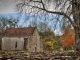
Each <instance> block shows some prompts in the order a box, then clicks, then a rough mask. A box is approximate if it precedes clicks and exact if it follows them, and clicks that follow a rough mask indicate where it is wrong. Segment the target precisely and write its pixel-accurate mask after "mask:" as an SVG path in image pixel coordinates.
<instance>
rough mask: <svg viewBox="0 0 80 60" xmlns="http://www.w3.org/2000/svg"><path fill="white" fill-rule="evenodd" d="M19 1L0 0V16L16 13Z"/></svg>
mask: <svg viewBox="0 0 80 60" xmlns="http://www.w3.org/2000/svg"><path fill="white" fill-rule="evenodd" d="M17 2H18V0H0V14H9V13H14V12H16V10H15V7H16V4H17Z"/></svg>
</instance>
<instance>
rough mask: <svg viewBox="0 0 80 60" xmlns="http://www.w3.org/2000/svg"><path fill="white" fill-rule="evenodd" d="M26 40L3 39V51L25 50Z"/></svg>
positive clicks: (17, 38)
mask: <svg viewBox="0 0 80 60" xmlns="http://www.w3.org/2000/svg"><path fill="white" fill-rule="evenodd" d="M23 48H24V40H23V38H22V37H21V38H20V37H4V38H2V50H23Z"/></svg>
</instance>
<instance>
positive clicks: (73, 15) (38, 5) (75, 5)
mask: <svg viewBox="0 0 80 60" xmlns="http://www.w3.org/2000/svg"><path fill="white" fill-rule="evenodd" d="M17 9H18V11H19V12H25V13H26V14H27V15H37V16H39V17H42V16H43V14H47V15H48V16H46V15H44V17H46V18H47V17H48V18H47V20H50V21H54V20H56V23H58V21H59V22H60V23H61V24H60V25H61V26H62V27H64V26H66V25H68V24H71V25H72V26H73V27H74V29H75V37H76V38H75V40H76V47H75V48H76V51H80V0H21V2H20V3H19V4H17ZM54 14H56V15H54ZM40 15H41V16H40ZM49 16H50V19H49ZM54 24H55V22H54ZM55 25H56V24H55Z"/></svg>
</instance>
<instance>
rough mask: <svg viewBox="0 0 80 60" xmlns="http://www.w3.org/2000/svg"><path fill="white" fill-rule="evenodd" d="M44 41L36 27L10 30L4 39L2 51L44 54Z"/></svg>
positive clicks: (5, 33) (6, 32) (7, 30)
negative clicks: (24, 51)
mask: <svg viewBox="0 0 80 60" xmlns="http://www.w3.org/2000/svg"><path fill="white" fill-rule="evenodd" d="M42 46H43V45H42V40H41V38H40V35H39V32H38V30H37V29H36V27H27V28H8V29H6V31H5V32H4V34H3V37H2V50H27V51H28V52H42V51H43V48H42Z"/></svg>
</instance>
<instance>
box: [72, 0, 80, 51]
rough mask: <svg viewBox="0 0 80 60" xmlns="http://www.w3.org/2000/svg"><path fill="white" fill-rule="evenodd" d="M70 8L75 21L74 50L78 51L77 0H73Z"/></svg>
mask: <svg viewBox="0 0 80 60" xmlns="http://www.w3.org/2000/svg"><path fill="white" fill-rule="evenodd" d="M72 10H73V12H72V13H73V18H74V22H75V27H74V30H75V47H76V51H80V3H78V2H77V0H73V4H72Z"/></svg>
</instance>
